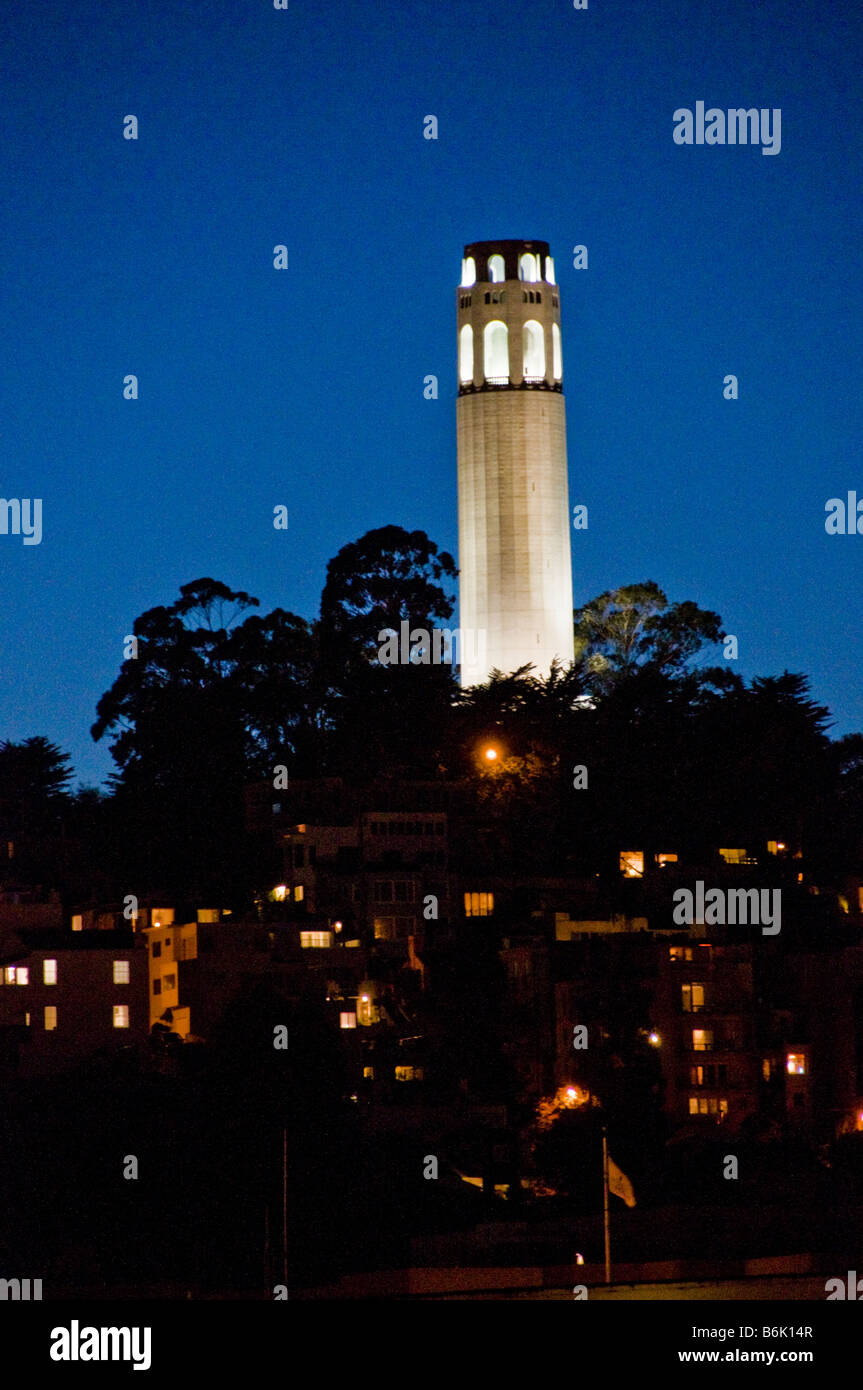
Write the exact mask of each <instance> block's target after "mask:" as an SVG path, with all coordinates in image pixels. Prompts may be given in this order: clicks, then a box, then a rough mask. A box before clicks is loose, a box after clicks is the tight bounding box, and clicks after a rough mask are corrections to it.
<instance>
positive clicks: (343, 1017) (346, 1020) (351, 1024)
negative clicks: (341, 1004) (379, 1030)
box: [339, 1013, 357, 1028]
mask: <svg viewBox="0 0 863 1390" xmlns="http://www.w3.org/2000/svg"><path fill="white" fill-rule="evenodd" d="M356 1026H357V1016H356V1014H354V1013H343V1014H339V1027H340V1028H356Z"/></svg>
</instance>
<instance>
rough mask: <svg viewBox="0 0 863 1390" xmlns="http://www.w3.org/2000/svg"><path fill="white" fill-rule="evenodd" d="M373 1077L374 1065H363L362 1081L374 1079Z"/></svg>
mask: <svg viewBox="0 0 863 1390" xmlns="http://www.w3.org/2000/svg"><path fill="white" fill-rule="evenodd" d="M374 1079H375V1069H374V1067H363V1080H364V1081H374Z"/></svg>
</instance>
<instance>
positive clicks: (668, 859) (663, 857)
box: [656, 854, 677, 869]
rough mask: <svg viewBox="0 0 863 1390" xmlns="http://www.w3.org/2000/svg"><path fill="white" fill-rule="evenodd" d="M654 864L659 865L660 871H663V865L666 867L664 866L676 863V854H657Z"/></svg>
mask: <svg viewBox="0 0 863 1390" xmlns="http://www.w3.org/2000/svg"><path fill="white" fill-rule="evenodd" d="M656 862H657V864H658V865H659V867H660V869H663V868H665V865H666V864H676V863H677V855H676V854H657V856H656Z"/></svg>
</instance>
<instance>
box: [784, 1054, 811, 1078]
mask: <svg viewBox="0 0 863 1390" xmlns="http://www.w3.org/2000/svg"><path fill="white" fill-rule="evenodd" d="M785 1065H786V1066H787V1068H788V1075H789V1076H805V1075H806V1058H805V1056H804V1054H803V1053H802V1052H789V1054H788V1057H787V1059H786V1062H785Z"/></svg>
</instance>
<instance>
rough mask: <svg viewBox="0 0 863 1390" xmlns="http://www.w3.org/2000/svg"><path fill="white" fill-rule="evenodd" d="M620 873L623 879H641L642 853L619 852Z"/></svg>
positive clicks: (626, 850) (636, 851)
mask: <svg viewBox="0 0 863 1390" xmlns="http://www.w3.org/2000/svg"><path fill="white" fill-rule="evenodd" d="M620 872H621V873H622V874H623V877H624V878H643V877H644V851H643V850H640V849H624V850H621V852H620Z"/></svg>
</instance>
